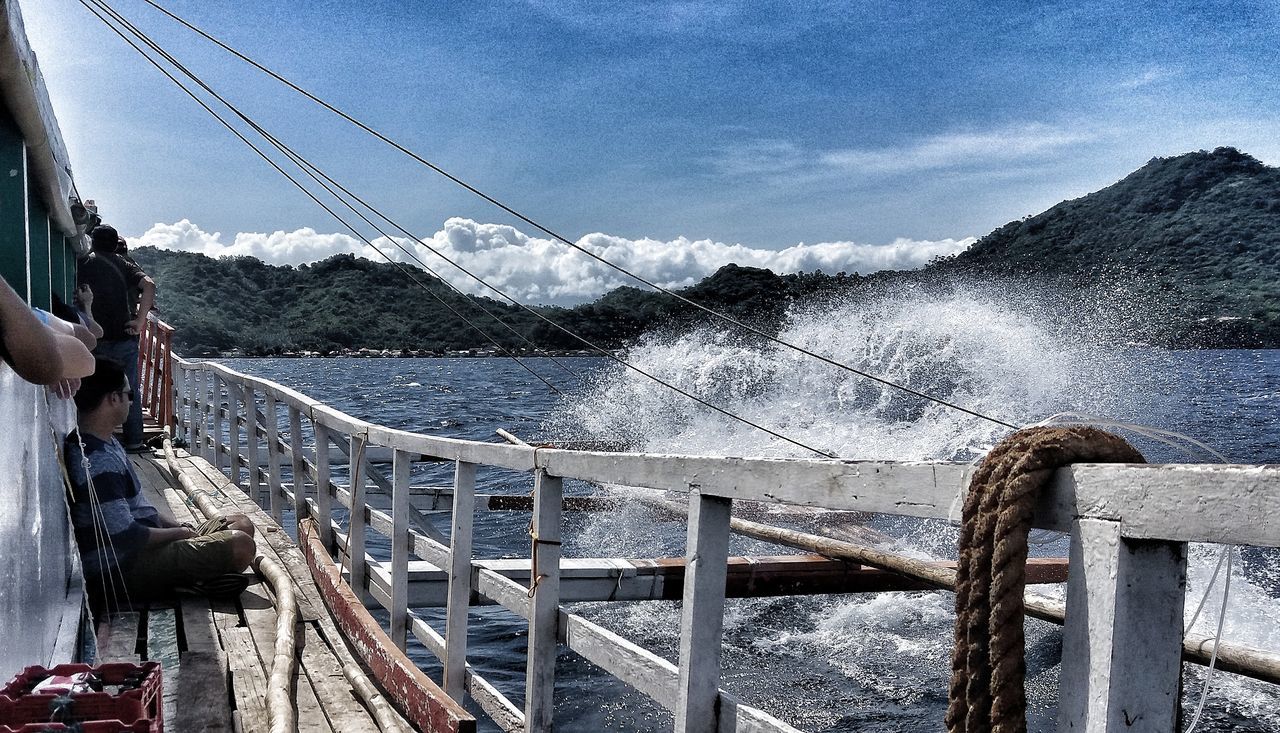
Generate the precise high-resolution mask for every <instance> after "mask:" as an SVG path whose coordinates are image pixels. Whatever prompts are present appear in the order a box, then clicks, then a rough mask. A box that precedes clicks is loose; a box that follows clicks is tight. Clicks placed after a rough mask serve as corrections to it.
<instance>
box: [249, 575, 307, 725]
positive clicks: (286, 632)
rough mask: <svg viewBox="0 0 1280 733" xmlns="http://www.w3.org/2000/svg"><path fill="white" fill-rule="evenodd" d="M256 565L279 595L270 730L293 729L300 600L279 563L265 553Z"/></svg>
mask: <svg viewBox="0 0 1280 733" xmlns="http://www.w3.org/2000/svg"><path fill="white" fill-rule="evenodd" d="M253 569H254V570H257V571H258V574H259V575H261V576H262V577H263V578H266V580H267V582H268V583H270V584H271V588H272V590H273V591H275V595H276V649H275V657H274V658H273V659H272V660H271V677H270V680H269V681H268V684H267V717H268V718H269V719H270V731H271V733H293V731H295V730H297V728H298V714H297V713H296V712H295V711H294V709H293V706H294V701H293V696H292V695H291V694H290V690H292V689H293V676H294V674H295V672H296V671H297V667H298V658H297V655H296V653H295V652H296V648H297V638H296V637H295V635H294V634H295V633H296V630H297V626H298V604H297V601H296V600H295V598H294V593H293V582H292V580H291V579H290V577H289V574H288V573H287V572H285V570H284V568H282V567H280V565H279V564H277V563H276V562H274V561H273V560H270V559H268V558H266V557H263V556H262V555H258V556H257V557H255V558H253Z"/></svg>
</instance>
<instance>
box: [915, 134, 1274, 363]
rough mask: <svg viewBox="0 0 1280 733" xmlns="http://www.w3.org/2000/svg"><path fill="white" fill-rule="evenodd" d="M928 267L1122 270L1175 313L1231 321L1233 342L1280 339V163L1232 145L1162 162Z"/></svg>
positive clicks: (1077, 272) (1039, 273)
mask: <svg viewBox="0 0 1280 733" xmlns="http://www.w3.org/2000/svg"><path fill="white" fill-rule="evenodd" d="M931 269H932V270H933V271H934V272H935V273H939V272H960V273H969V274H978V273H985V274H1003V275H1015V276H1031V277H1056V278H1060V279H1068V280H1069V279H1088V278H1090V277H1091V276H1094V275H1096V274H1097V273H1099V272H1100V271H1106V272H1109V273H1112V274H1113V275H1116V274H1117V273H1118V274H1119V275H1122V276H1126V277H1129V278H1131V279H1132V280H1134V281H1135V282H1138V283H1140V284H1141V285H1142V286H1143V287H1148V288H1151V289H1152V290H1153V291H1155V292H1153V295H1162V294H1163V296H1164V297H1162V301H1163V302H1174V301H1175V300H1176V301H1177V302H1179V303H1180V306H1181V308H1180V310H1181V313H1179V314H1174V315H1180V316H1182V317H1185V318H1191V319H1194V320H1197V321H1199V319H1207V322H1216V323H1225V322H1233V323H1234V326H1233V327H1231V328H1228V329H1227V330H1232V329H1234V330H1235V331H1236V332H1237V338H1235V340H1237V341H1238V340H1241V339H1243V340H1244V342H1246V343H1247V342H1248V341H1249V340H1250V339H1258V340H1261V341H1266V342H1267V343H1269V344H1270V345H1272V346H1280V168H1273V167H1269V166H1266V165H1264V164H1262V163H1261V162H1259V161H1258V160H1257V159H1255V158H1253V157H1251V156H1249V155H1246V154H1244V153H1241V152H1239V151H1238V150H1236V149H1234V148H1218V149H1217V150H1214V151H1213V152H1211V153H1209V152H1203V151H1202V152H1198V153H1188V154H1186V155H1180V156H1177V157H1174V158H1156V159H1154V160H1152V161H1151V162H1149V163H1147V164H1146V165H1145V166H1143V167H1142V168H1139V169H1138V170H1137V171H1134V172H1133V173H1131V174H1130V175H1128V176H1126V177H1125V178H1124V179H1123V180H1121V181H1119V182H1118V183H1115V184H1113V185H1111V186H1108V187H1107V188H1104V189H1102V190H1101V191H1097V192H1095V193H1091V194H1089V195H1088V196H1084V197H1082V198H1078V199H1074V200H1072V201H1064V202H1062V203H1060V204H1058V205H1057V206H1054V207H1053V208H1051V209H1049V210H1048V211H1045V212H1044V213H1042V214H1039V215H1037V216H1032V217H1028V218H1026V219H1023V220H1021V221H1015V222H1010V223H1009V224H1006V225H1004V226H1002V227H1000V228H999V229H997V230H995V231H994V232H992V233H991V234H988V235H987V236H985V237H983V238H982V239H981V240H979V241H978V242H977V243H976V244H974V245H973V246H972V247H970V248H969V249H968V250H967V251H965V252H963V253H961V254H959V255H957V256H956V257H954V258H952V259H951V260H948V261H946V262H942V263H935V265H934V266H933V267H932V268H931ZM1170 295H1172V296H1174V297H1169V296H1170ZM1224 319H1239V320H1237V321H1226V320H1224ZM1250 334H1253V335H1252V336H1251V335H1250Z"/></svg>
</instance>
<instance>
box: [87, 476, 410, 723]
mask: <svg viewBox="0 0 1280 733" xmlns="http://www.w3.org/2000/svg"><path fill="white" fill-rule="evenodd" d="M132 461H133V465H134V468H135V470H136V471H137V473H138V477H139V479H140V480H141V482H142V485H143V491H144V492H145V493H146V494H147V496H148V498H149V499H150V500H151V501H152V502H153V503H154V504H155V505H156V507H157V508H158V509H159V510H160V511H161V512H167V513H168V514H170V515H171V516H172V517H173V518H174V519H176V520H178V521H180V522H199V521H200V520H201V519H202V515H201V514H200V513H199V511H198V510H197V509H196V508H195V506H194V505H193V504H192V502H191V501H190V499H189V497H188V496H187V495H186V493H185V492H184V491H183V490H182V489H181V488H180V487H179V485H178V482H177V481H176V480H175V479H174V478H173V477H172V476H171V475H170V473H169V470H168V467H167V465H166V463H165V461H164V459H163V458H157V457H153V456H151V455H137V456H132ZM178 462H179V466H180V469H181V470H182V471H183V473H185V474H186V475H187V476H188V477H189V478H190V479H192V480H193V481H194V482H195V484H196V485H197V486H198V487H199V488H200V490H201V491H202V492H206V493H207V496H209V497H210V498H211V499H212V500H213V501H214V502H215V503H216V504H218V505H220V506H221V507H224V508H225V510H227V511H240V512H243V513H244V514H246V515H248V516H249V517H251V518H252V519H253V522H254V525H255V527H256V529H257V544H258V552H259V554H261V555H263V556H265V557H267V558H269V559H272V560H275V561H276V562H277V563H278V564H279V565H280V566H281V567H283V568H284V569H285V570H286V571H287V572H288V573H289V575H290V577H291V579H292V581H293V586H294V594H295V596H296V598H297V603H298V611H299V614H298V617H299V622H298V626H297V629H296V637H297V656H298V665H297V671H296V673H295V675H294V678H293V691H294V700H295V709H296V713H297V721H298V730H305V731H322V732H323V731H335V732H336V731H376V730H378V726H377V725H376V724H375V722H374V719H373V717H372V715H371V714H370V713H369V712H368V711H367V710H366V709H365V707H364V705H363V704H362V703H361V701H360V700H359V699H358V697H357V696H356V694H355V692H354V691H353V689H352V687H351V684H350V683H349V682H348V681H347V679H346V678H345V677H344V676H343V666H344V665H346V664H351V663H357V662H356V661H355V656H354V655H353V654H352V653H351V651H350V649H349V648H348V647H347V646H346V643H345V642H344V641H343V639H342V636H341V635H340V634H339V632H338V629H337V627H336V626H335V625H334V623H333V620H332V618H331V617H330V616H329V613H328V611H327V610H326V608H325V606H324V604H323V602H322V601H321V599H320V595H319V591H318V590H317V588H316V586H315V584H314V583H313V581H312V580H311V577H310V574H309V572H308V570H307V566H306V561H305V559H304V558H303V557H302V554H301V553H300V552H299V550H298V548H297V546H296V544H295V543H294V542H293V540H292V539H291V538H290V537H289V536H288V534H286V533H285V532H284V530H283V529H282V528H281V527H280V525H279V524H277V523H276V522H275V521H273V520H272V519H271V517H270V516H269V515H267V514H266V513H265V512H263V511H262V510H261V509H259V508H258V507H257V505H256V504H254V502H253V501H252V500H250V499H249V498H248V497H247V496H245V495H244V494H243V493H241V492H239V491H237V490H236V489H235V488H234V487H231V486H229V485H228V484H227V482H226V480H225V477H221V474H220V473H219V472H218V471H217V470H216V469H214V468H213V467H212V466H210V465H209V464H208V463H207V462H206V461H204V460H203V459H201V458H196V457H192V456H190V455H189V454H187V453H186V452H179V459H178ZM274 600H275V597H274V593H273V592H272V589H271V586H270V585H269V584H267V583H265V582H263V581H262V580H261V579H260V578H258V577H257V576H255V577H254V582H252V583H251V584H250V585H249V587H248V588H247V589H246V590H245V592H244V593H243V594H241V596H240V597H239V598H238V599H236V600H234V601H213V602H211V601H209V600H208V599H205V598H201V597H197V596H189V595H179V596H175V597H174V598H172V599H167V600H162V601H156V602H152V603H150V604H149V605H146V606H137V607H135V609H134V610H133V611H130V612H124V613H117V614H114V615H113V616H112V617H111V619H110V623H109V624H105V625H103V626H101V627H100V637H99V659H100V660H101V661H117V660H121V661H123V660H128V661H138V660H140V659H141V660H151V659H154V660H157V661H160V662H161V663H162V664H163V665H164V693H165V694H164V700H165V721H166V724H167V725H166V728H167V729H168V730H174V731H196V730H202V731H223V730H225V731H233V730H234V731H266V730H268V724H269V719H268V715H267V709H266V693H267V685H268V679H269V678H270V675H271V663H272V659H273V657H274V655H275V648H274V645H275V635H276V611H275V605H274ZM397 722H399V723H400V724H401V725H402V726H404V729H405V730H410V727H409V726H407V725H405V724H404V722H403V720H400V721H397Z"/></svg>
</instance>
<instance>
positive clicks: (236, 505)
mask: <svg viewBox="0 0 1280 733" xmlns="http://www.w3.org/2000/svg"><path fill="white" fill-rule="evenodd" d="M178 456H179V460H178V462H179V464H180V468H181V470H183V471H184V472H185V473H187V475H188V476H189V477H190V478H191V479H192V480H193V481H194V482H195V485H196V486H197V487H198V488H199V489H200V490H202V491H208V492H210V493H211V494H213V495H214V497H215V499H216V500H218V501H219V503H222V504H223V505H224V506H226V507H227V508H228V511H231V510H234V511H240V512H243V513H244V514H246V515H247V516H249V517H250V518H251V519H252V520H253V522H254V525H255V527H256V528H257V530H258V532H257V538H256V539H257V544H258V551H259V552H260V553H261V554H263V555H264V556H266V557H269V558H272V559H274V560H276V562H277V563H278V564H279V565H280V566H281V567H282V568H284V569H285V570H286V571H287V572H288V573H289V575H290V577H291V578H292V579H293V581H294V594H295V596H296V598H297V603H298V610H299V617H300V621H301V622H302V623H303V628H302V629H300V631H302V632H303V633H300V634H299V635H298V638H299V640H300V643H301V644H302V648H301V650H300V652H301V657H300V661H301V664H300V666H299V669H300V673H299V678H298V684H299V687H302V686H304V685H307V686H309V687H310V688H311V689H312V690H313V691H312V699H313V700H314V701H315V703H316V704H317V705H318V706H319V708H320V709H321V710H322V712H323V715H324V717H325V719H326V720H327V721H328V724H329V725H331V726H332V728H333V729H334V730H340V731H348V730H350V731H359V730H375V729H376V726H375V724H374V722H373V718H372V717H371V716H370V714H369V713H368V711H367V710H366V709H365V707H364V705H363V703H362V702H361V701H360V700H359V699H358V698H357V697H356V696H355V693H354V691H353V690H352V689H351V685H350V683H348V682H347V680H346V678H345V677H344V676H343V674H342V667H343V665H345V664H348V663H357V662H356V659H355V657H354V655H352V654H351V652H350V650H348V649H347V648H346V645H345V642H344V641H343V640H342V637H341V635H340V634H339V632H338V630H337V627H336V626H334V624H333V621H332V619H331V618H330V617H329V614H328V612H327V611H326V610H325V607H324V603H323V601H322V599H321V598H320V595H319V591H318V590H317V589H316V587H315V585H314V582H313V581H312V580H311V577H310V573H309V571H308V570H307V565H306V558H304V557H303V556H302V553H301V552H300V551H299V550H298V548H297V547H296V545H294V544H293V541H292V539H290V538H289V536H288V535H287V534H286V533H285V532H284V531H283V530H282V529H281V528H280V525H279V524H277V523H276V522H275V521H274V520H273V519H272V518H271V516H270V514H268V513H267V512H265V511H263V510H262V508H261V507H259V506H258V505H257V503H256V502H254V501H253V500H252V499H250V498H249V497H248V496H247V495H246V494H244V492H242V491H240V490H239V489H237V488H236V487H234V486H232V485H231V484H230V479H228V478H227V477H226V476H225V475H224V474H223V473H222V472H221V471H217V470H216V469H214V468H213V466H212V465H210V464H209V463H208V462H207V461H205V460H203V459H199V458H194V457H192V456H190V455H189V454H187V453H186V452H185V451H181V452H179V453H178ZM248 616H250V612H249V609H246V617H248ZM271 623H272V626H271V636H270V638H271V643H272V644H274V638H275V637H274V616H273V618H272V622H271ZM251 627H252V623H251ZM251 633H253V632H252V631H251ZM257 643H258V645H259V647H261V644H262V643H263V642H262V641H261V640H259V641H258V642H257ZM261 648H263V649H266V648H269V647H261ZM303 675H305V681H304V680H303ZM298 704H299V713H300V715H299V730H308V728H306V727H305V726H303V725H302V724H303V722H304V720H303V717H302V715H301V713H302V710H301V707H302V706H304V705H306V704H307V703H304V702H303V700H302V699H301V697H300V698H299V701H298Z"/></svg>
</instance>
